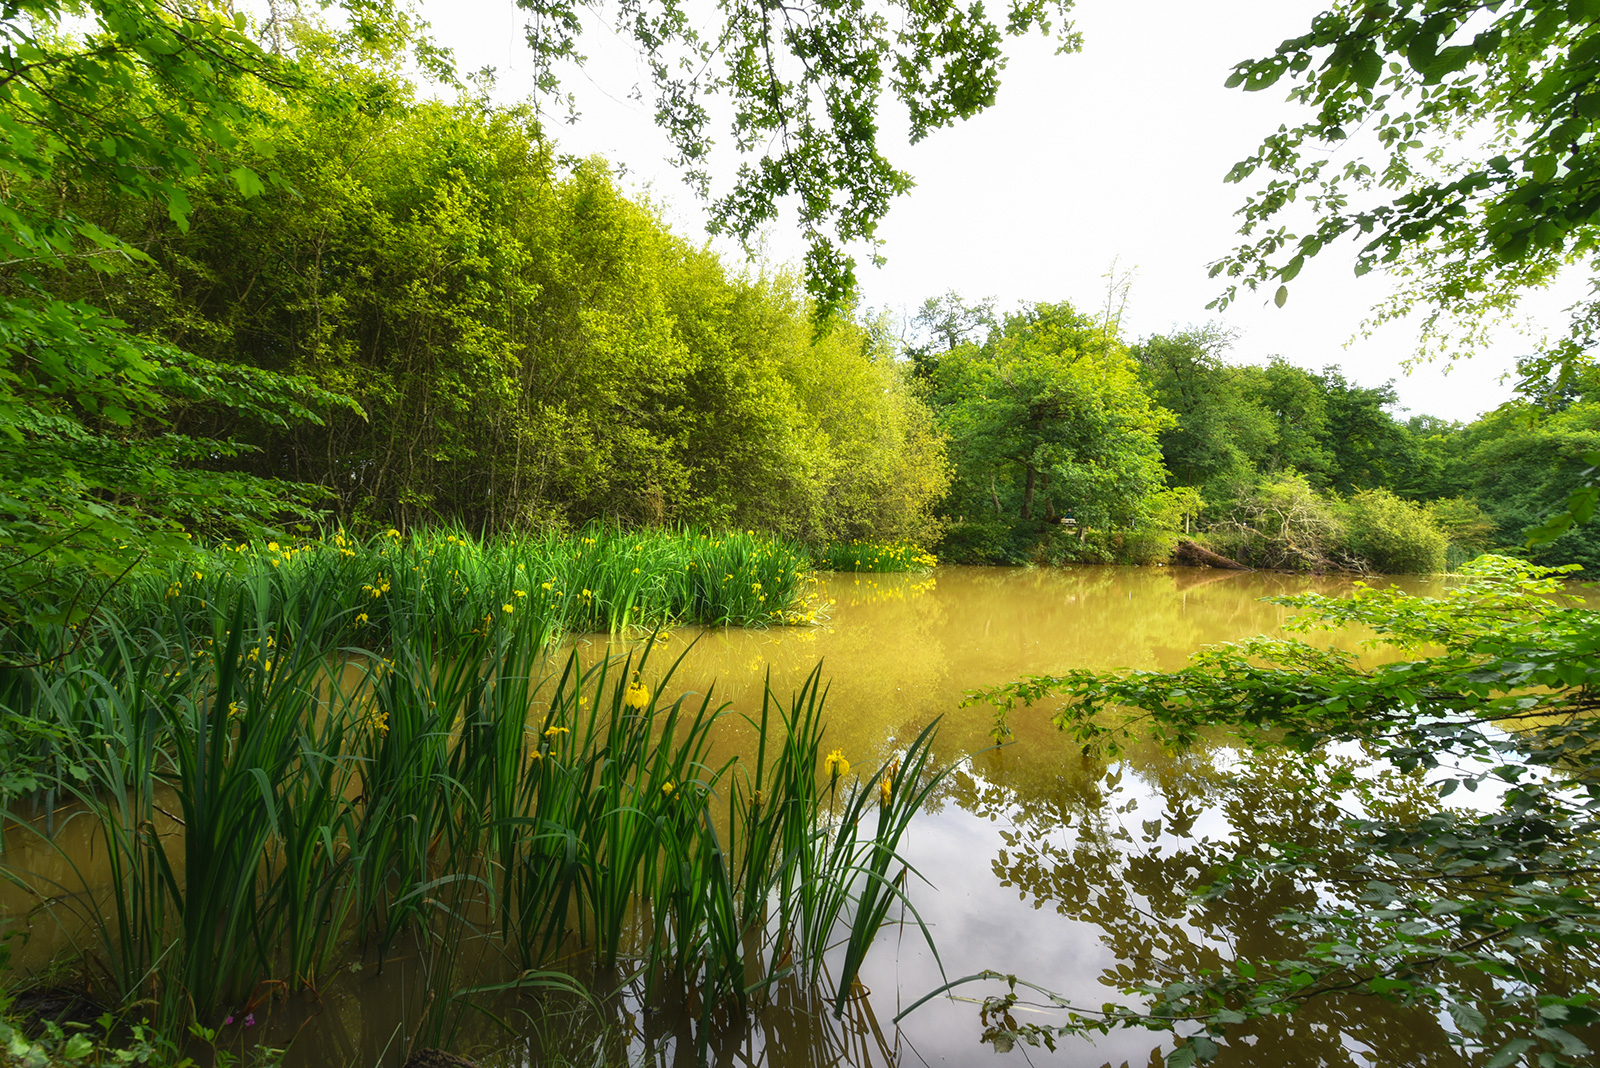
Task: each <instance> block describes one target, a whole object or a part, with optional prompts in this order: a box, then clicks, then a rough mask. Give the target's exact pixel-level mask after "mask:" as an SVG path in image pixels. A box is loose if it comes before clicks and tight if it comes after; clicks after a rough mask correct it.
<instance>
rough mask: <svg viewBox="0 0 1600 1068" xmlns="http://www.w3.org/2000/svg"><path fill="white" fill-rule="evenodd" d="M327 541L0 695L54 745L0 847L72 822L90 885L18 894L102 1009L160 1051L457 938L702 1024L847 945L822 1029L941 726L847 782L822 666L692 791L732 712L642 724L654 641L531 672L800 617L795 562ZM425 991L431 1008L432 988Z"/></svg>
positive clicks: (630, 550)
mask: <svg viewBox="0 0 1600 1068" xmlns="http://www.w3.org/2000/svg"><path fill="white" fill-rule="evenodd" d="M585 537H591V535H586V536H585ZM341 538H342V535H335V536H334V537H332V538H330V539H328V540H326V541H323V542H319V543H317V544H316V545H315V547H312V546H305V547H287V546H281V545H280V546H279V547H277V548H273V547H271V546H267V547H264V548H263V549H260V550H254V549H251V548H249V547H246V548H245V549H244V550H243V551H239V550H228V551H227V552H219V553H216V554H213V555H212V556H211V558H210V559H211V562H212V564H213V565H214V567H213V571H212V572H209V573H208V572H206V571H204V570H201V569H200V568H198V567H197V568H195V571H197V572H199V576H200V577H198V578H192V579H191V581H192V585H191V584H190V583H183V584H182V586H181V587H180V588H177V589H174V587H175V586H178V585H179V583H180V582H181V581H182V580H181V579H180V578H177V577H173V578H169V579H168V580H167V587H166V588H165V589H162V590H160V591H159V594H160V595H159V596H158V597H155V598H152V597H150V596H149V590H150V589H153V588H154V587H149V586H147V587H146V591H145V593H144V594H143V595H125V596H126V597H127V599H126V600H119V601H118V602H117V604H118V606H119V607H126V608H127V610H128V611H127V615H126V616H122V615H119V614H115V613H106V614H103V615H102V617H101V621H100V622H99V624H98V625H97V629H96V634H95V640H94V641H93V642H87V641H82V642H80V641H76V640H69V639H68V638H66V637H65V636H58V638H57V640H59V641H60V642H61V643H62V644H63V645H64V646H65V649H66V651H65V652H64V653H62V654H61V655H59V656H57V657H54V658H52V659H49V660H40V661H38V662H35V663H32V664H26V663H23V664H15V665H13V666H10V667H6V668H4V669H0V714H4V715H6V716H9V717H13V718H25V719H27V720H28V721H29V722H31V723H33V724H34V725H35V739H34V740H35V742H36V743H37V744H39V745H41V746H43V747H44V748H42V749H41V750H40V751H39V754H37V756H38V758H37V759H36V760H35V761H34V762H33V763H32V764H31V765H30V766H29V769H28V776H30V777H31V781H32V785H31V787H28V788H26V789H14V790H13V796H12V797H11V798H10V799H9V800H8V801H7V802H6V806H5V811H3V812H0V823H9V833H10V834H11V835H17V834H31V835H39V836H42V837H46V838H48V837H50V836H51V835H52V833H53V831H54V830H56V829H58V828H59V826H60V823H61V821H63V820H88V821H91V822H92V823H93V825H94V827H95V829H96V831H97V833H98V835H99V838H100V840H101V842H103V844H104V849H105V856H106V858H107V859H108V861H109V867H108V874H107V875H106V876H105V878H104V879H103V880H102V879H100V878H99V877H91V876H90V874H89V873H88V872H87V871H80V872H79V877H78V879H77V881H78V883H79V885H76V886H37V892H38V894H39V900H40V906H39V907H40V908H41V909H49V910H67V911H75V912H76V913H78V919H79V920H81V921H82V922H83V923H84V924H85V926H86V929H88V930H90V931H92V932H93V936H92V941H91V943H90V944H86V945H84V946H82V947H80V948H81V953H82V956H83V959H84V961H85V962H86V963H87V964H88V966H89V967H90V969H91V970H92V971H93V973H94V975H95V976H96V979H97V981H98V983H99V985H100V987H101V989H102V991H103V993H107V994H109V995H111V997H112V998H113V999H114V1000H117V1001H120V1002H121V1003H122V1004H124V1005H134V1004H139V1003H143V1004H145V1005H147V1006H153V1007H154V1016H155V1018H156V1020H157V1023H158V1025H159V1026H160V1027H161V1028H162V1029H163V1030H165V1031H166V1032H167V1033H169V1034H177V1033H181V1031H182V1030H183V1028H184V1027H186V1026H187V1025H188V1024H189V1023H190V1022H193V1021H201V1022H204V1021H207V1020H210V1019H212V1018H214V1017H215V1016H216V1015H217V1014H219V1013H220V1012H221V1011H222V1010H225V1009H227V1008H229V1007H231V1006H235V1005H238V1004H240V1003H241V1002H242V1001H243V1000H244V999H247V998H249V997H250V996H252V994H253V993H257V992H259V991H261V990H263V989H274V990H280V991H285V992H287V991H292V990H295V989H300V988H311V989H317V988H319V987H320V986H321V985H323V984H324V983H325V982H326V981H327V979H328V978H329V977H330V976H331V975H332V974H333V972H334V971H335V970H336V969H338V968H339V967H342V966H344V965H345V964H347V963H349V960H348V953H349V952H350V950H349V949H348V948H347V946H346V943H347V942H348V941H349V940H350V939H352V938H354V940H355V942H356V944H357V945H358V947H360V948H361V949H362V950H364V951H365V952H366V953H368V954H374V953H375V954H376V955H377V956H378V957H379V959H380V960H381V959H382V957H383V956H384V955H385V954H386V953H388V952H389V951H390V949H391V947H393V946H394V944H395V943H396V940H397V939H400V938H402V937H406V938H416V939H420V940H421V941H422V942H423V943H424V944H427V945H431V946H434V947H436V948H438V947H446V950H447V947H448V946H449V945H453V944H456V943H457V942H458V941H459V938H458V936H459V935H460V934H461V933H462V932H463V931H467V930H469V929H470V930H471V931H476V932H479V933H480V934H482V935H484V936H485V937H486V938H488V939H490V940H491V941H492V944H493V946H494V947H495V951H496V952H498V953H502V954H504V956H505V957H506V958H507V959H508V960H510V961H512V962H514V963H515V964H516V965H517V967H518V968H520V969H522V971H523V974H524V976H525V977H530V978H536V977H540V976H543V977H545V979H546V980H548V979H549V975H550V973H549V971H548V969H550V968H551V966H552V965H554V964H555V963H556V962H558V961H560V960H564V959H570V958H572V957H573V956H574V955H577V956H578V957H580V958H581V959H584V960H586V961H588V962H590V964H591V965H592V966H593V967H594V969H596V972H595V974H603V973H606V972H608V971H609V972H618V973H621V974H625V975H636V976H639V977H642V978H643V980H644V981H645V982H646V983H647V984H648V986H649V987H650V988H651V989H652V990H664V989H668V988H670V989H671V990H673V991H675V992H676V993H675V995H674V996H677V997H684V998H687V999H688V1001H689V1003H690V1004H691V1005H693V1006H694V1008H695V1011H696V1012H698V1013H699V1014H700V1016H701V1020H702V1024H703V1025H704V1026H709V1025H710V1023H711V1021H712V1019H713V1018H714V1017H715V1016H716V1015H717V1014H721V1013H726V1012H729V1011H732V1010H735V1009H738V1008H741V1007H746V1006H748V1005H750V1004H751V1003H752V1001H758V1000H760V999H761V998H763V997H764V996H766V993H767V992H768V991H769V990H770V989H771V988H772V987H773V985H774V984H776V983H778V982H780V981H783V980H785V979H787V978H789V977H795V978H796V979H797V980H799V981H804V982H816V981H818V980H819V979H820V970H821V967H822V961H823V957H824V954H825V953H826V952H828V951H829V950H830V949H831V948H833V947H836V946H842V947H843V950H842V952H843V967H842V971H839V970H836V971H835V972H834V980H835V981H836V982H837V984H838V991H839V996H840V999H841V1000H840V1002H839V1005H840V1006H841V1007H842V1004H843V1001H842V999H843V997H844V996H845V995H847V994H848V991H849V987H850V983H851V982H852V980H853V978H854V975H855V973H856V970H857V969H858V968H859V967H860V964H861V959H862V957H863V956H864V954H865V952H866V949H867V947H868V946H870V944H871V942H872V939H873V936H874V935H875V934H876V932H877V930H878V929H879V927H880V926H881V925H882V924H883V923H884V922H885V921H886V919H887V916H888V913H889V910H890V909H891V907H892V905H893V904H894V903H895V902H897V901H899V902H904V901H905V900H906V896H905V891H906V880H907V879H908V878H909V877H910V876H911V875H912V874H914V873H908V872H907V870H906V867H905V865H904V864H903V863H902V862H901V861H900V860H899V857H898V853H897V848H898V843H899V840H900V838H901V836H902V834H903V833H904V830H905V827H906V825H907V823H908V822H909V820H910V819H911V816H912V815H913V813H914V812H915V811H916V810H917V808H918V807H919V806H920V805H921V803H922V801H923V800H924V799H925V798H926V796H927V792H928V790H930V789H931V788H932V786H933V784H934V783H935V781H936V780H937V778H938V773H937V772H936V771H935V769H933V768H932V767H931V765H930V764H929V752H930V746H931V740H932V731H931V728H930V730H928V731H924V732H923V733H922V734H921V735H920V736H919V737H917V738H916V739H915V740H913V742H912V743H911V744H910V745H909V746H906V747H905V749H904V751H903V752H902V753H901V754H900V755H899V756H898V757H897V759H895V760H893V761H891V762H890V763H889V764H887V765H885V766H883V767H881V768H878V769H876V770H875V771H874V772H873V773H872V774H870V775H866V776H861V775H851V774H849V769H848V766H847V764H846V763H845V761H844V758H843V754H838V753H833V754H829V755H826V756H824V754H823V752H822V749H823V735H824V726H823V722H824V718H823V709H824V696H825V695H824V693H823V690H822V686H821V682H820V676H819V673H818V672H813V673H812V675H811V677H810V678H809V679H808V680H807V681H806V683H805V685H804V687H803V688H802V689H801V691H800V692H799V693H798V694H795V695H793V696H792V698H791V699H789V700H787V701H780V700H779V699H778V698H777V697H776V695H774V694H773V693H772V692H771V690H770V688H769V689H768V691H767V693H766V695H765V698H764V700H763V703H762V707H761V709H760V711H759V713H757V712H755V711H753V710H752V711H750V712H749V713H748V715H749V717H750V719H751V720H752V722H754V723H755V724H756V725H757V726H758V727H759V728H760V737H761V739H762V741H761V749H760V751H759V753H758V754H757V756H756V758H755V759H754V760H749V761H741V760H728V761H726V762H724V763H721V764H713V762H712V761H711V759H710V753H711V752H712V748H711V742H712V737H713V733H714V730H715V725H716V723H717V722H718V720H719V719H721V718H723V717H725V716H728V715H732V714H734V713H732V712H730V710H728V709H726V708H724V707H720V706H718V705H716V704H714V702H713V700H712V698H711V697H710V696H709V695H708V696H704V697H700V698H697V699H694V700H689V699H685V698H679V699H677V700H674V701H671V702H665V701H663V699H662V698H661V693H662V692H663V690H667V689H670V686H671V677H672V671H673V669H675V667H676V662H674V663H673V664H671V665H667V666H666V667H665V668H661V667H660V665H658V664H656V663H653V662H652V654H651V649H652V643H650V642H646V643H644V646H643V648H642V650H641V651H640V652H638V653H637V654H636V655H629V656H626V657H623V658H620V659H615V660H602V661H600V662H597V663H593V664H586V663H584V662H583V661H582V659H581V658H580V656H579V654H578V653H576V652H574V653H572V654H570V655H569V656H567V657H566V658H565V659H552V658H551V657H550V654H549V651H548V650H549V643H550V641H551V639H552V636H553V635H554V634H557V633H560V632H561V631H562V630H565V629H575V628H577V627H579V626H585V627H593V626H597V625H599V624H601V623H603V624H605V625H606V626H607V627H611V628H614V629H619V628H621V627H623V626H635V625H644V624H647V623H650V622H652V621H654V622H655V623H656V624H657V625H659V624H660V623H662V622H665V621H666V620H668V619H677V618H683V617H685V616H688V615H689V614H690V613H700V615H699V616H698V618H702V619H703V618H706V616H707V615H710V614H712V613H716V614H719V615H720V616H722V617H725V618H729V619H733V618H737V619H751V618H756V617H759V616H762V615H765V616H766V617H767V618H771V616H770V614H771V613H772V612H780V613H781V612H786V611H790V610H791V608H792V605H793V604H794V603H795V599H796V598H797V596H798V592H797V591H798V590H799V589H800V588H801V586H800V584H801V583H802V582H803V581H804V559H803V557H800V556H798V555H796V554H794V553H792V552H790V551H788V550H785V549H783V548H782V547H781V546H774V545H773V543H770V542H765V541H762V540H761V539H756V538H754V537H752V536H746V537H743V538H738V537H735V538H722V539H719V538H711V537H707V536H703V535H696V534H682V535H674V536H672V537H670V538H660V539H658V540H657V541H656V542H655V543H649V542H646V541H643V540H634V539H630V538H625V537H623V536H622V535H620V534H617V533H612V534H605V533H603V532H596V533H594V534H593V535H592V538H593V540H592V542H583V543H581V544H580V545H579V546H578V547H576V548H568V549H563V550H561V551H560V552H557V551H556V549H557V548H558V547H557V546H555V545H553V544H550V545H546V546H545V547H544V548H543V549H541V548H540V547H539V545H538V544H535V545H534V546H533V547H525V546H513V545H509V544H504V545H502V544H494V545H484V544H482V543H478V542H474V541H472V540H471V539H466V538H463V537H462V536H461V535H459V534H453V533H447V534H443V535H439V536H436V537H431V538H425V537H421V536H419V537H415V538H409V539H408V538H403V537H398V536H395V535H392V534H391V535H389V536H387V539H386V540H385V539H378V540H376V541H375V542H367V543H363V544H360V545H356V544H354V543H351V542H349V539H344V540H345V541H346V542H347V544H341V541H340V539H341ZM547 550H548V551H547ZM630 564H632V565H634V566H628V565H630ZM669 564H670V565H671V566H668V565H669ZM678 565H682V566H678ZM780 572H781V574H780ZM191 575H192V573H191ZM762 575H766V576H768V577H767V578H762V577H760V576H762ZM352 584H354V585H355V588H356V590H357V591H358V596H355V597H352V596H351V593H350V589H351V586H352ZM547 584H548V589H546V588H545V587H546V585H547ZM363 587H365V590H364V591H363ZM169 591H170V595H169ZM518 591H521V592H522V595H521V596H519V595H518ZM536 591H539V592H536ZM557 591H559V592H560V594H561V596H560V597H557V596H556V593H557ZM584 591H587V593H586V594H585V592H584ZM762 591H773V592H767V593H766V597H767V598H768V600H766V601H763V600H761V598H760V595H761V593H762ZM752 595H753V596H752ZM363 598H365V599H364V600H363ZM457 598H461V599H463V600H464V601H465V604H464V605H463V604H459V603H457V600H456V599H457ZM769 603H775V604H776V605H777V606H778V607H775V608H770V609H769V608H767V607H766V605H767V604H769ZM541 606H543V607H541ZM551 606H554V608H555V609H556V610H555V611H547V610H545V609H548V608H550V607H551ZM362 617H364V618H362ZM634 617H637V621H635V618H634ZM363 637H365V638H367V639H369V640H366V641H364V642H363V641H361V640H360V639H362V638H363ZM352 638H355V639H357V640H356V641H351V640H350V639H352ZM63 804H65V805H66V807H64V808H61V809H60V810H59V812H57V813H56V816H55V819H54V820H53V821H41V820H40V819H38V818H37V817H38V816H39V814H40V813H41V812H52V811H55V810H56V809H57V806H60V805H63ZM68 859H70V860H75V859H76V858H68ZM4 861H5V856H4V854H3V853H0V867H3V866H4ZM6 874H8V875H10V876H11V877H13V878H15V879H17V880H20V881H21V882H23V883H28V882H29V878H30V877H29V874H28V873H27V872H18V871H7V872H6ZM924 933H926V932H924ZM435 973H436V974H437V975H440V976H443V977H444V978H443V979H441V980H440V981H439V983H440V991H441V994H440V998H439V1003H440V1004H441V1005H447V1004H448V1003H449V1002H450V1001H451V997H452V995H451V993H450V991H451V990H454V989H457V988H456V987H454V986H452V985H451V984H452V983H454V982H455V981H456V980H455V978H453V977H452V973H451V970H450V968H449V966H448V961H445V963H444V964H443V965H442V966H441V967H440V968H438V969H436V970H435ZM430 981H431V980H430ZM433 1019H434V1023H433V1026H436V1027H437V1026H443V1025H442V1023H440V1020H442V1017H440V1016H435V1017H434V1018H433Z"/></svg>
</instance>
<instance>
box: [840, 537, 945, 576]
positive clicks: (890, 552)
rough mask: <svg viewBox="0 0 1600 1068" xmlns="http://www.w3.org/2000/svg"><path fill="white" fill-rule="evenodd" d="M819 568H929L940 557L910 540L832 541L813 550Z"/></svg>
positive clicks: (908, 569) (890, 570) (924, 569)
mask: <svg viewBox="0 0 1600 1068" xmlns="http://www.w3.org/2000/svg"><path fill="white" fill-rule="evenodd" d="M812 559H813V563H814V564H815V566H816V567H817V569H818V570H820V571H877V572H901V571H929V570H931V569H932V568H933V567H934V566H935V565H936V564H938V562H939V561H938V559H937V558H936V557H935V556H934V555H933V554H932V553H930V552H928V551H927V550H925V549H921V548H918V547H917V546H915V545H913V544H912V543H911V542H908V541H894V542H880V541H862V540H860V539H854V540H851V541H830V542H829V543H828V544H826V545H824V546H823V547H822V548H820V549H818V550H816V552H814V553H813V554H812Z"/></svg>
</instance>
